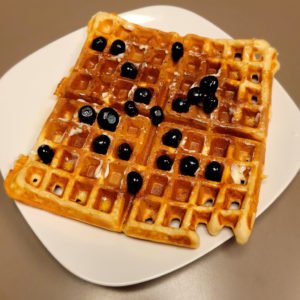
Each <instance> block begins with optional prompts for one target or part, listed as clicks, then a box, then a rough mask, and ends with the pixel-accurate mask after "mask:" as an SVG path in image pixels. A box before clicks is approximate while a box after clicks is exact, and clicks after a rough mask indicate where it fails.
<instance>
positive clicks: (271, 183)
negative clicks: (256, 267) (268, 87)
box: [0, 6, 300, 286]
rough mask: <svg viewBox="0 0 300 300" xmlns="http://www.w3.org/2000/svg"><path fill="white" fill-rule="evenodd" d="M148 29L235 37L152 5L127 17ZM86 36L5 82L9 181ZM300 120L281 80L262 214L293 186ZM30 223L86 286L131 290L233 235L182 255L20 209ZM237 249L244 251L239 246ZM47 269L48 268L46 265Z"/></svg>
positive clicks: (46, 51) (30, 61) (47, 52)
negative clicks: (128, 287) (290, 184)
mask: <svg viewBox="0 0 300 300" xmlns="http://www.w3.org/2000/svg"><path fill="white" fill-rule="evenodd" d="M121 16H122V17H124V18H125V19H127V20H129V21H132V22H135V23H139V24H142V25H145V26H150V27H157V28H160V29H162V30H167V31H177V32H179V33H181V34H185V33H196V34H200V35H204V36H208V37H212V38H227V37H229V36H228V35H227V34H226V33H225V32H224V31H222V30H221V29H219V28H218V27H216V26H215V25H213V24H212V23H210V22H209V21H207V20H205V19H204V18H202V17H200V16H198V15H196V14H194V13H192V12H190V11H187V10H184V9H181V8H176V7H172V6H152V7H146V8H142V9H137V10H134V11H130V12H127V13H124V14H122V15H121ZM85 33H86V29H85V28H82V29H80V30H77V31H75V32H73V33H71V34H69V35H67V36H65V37H63V38H61V39H59V40H57V41H55V42H53V43H51V44H49V45H48V46H46V47H44V48H42V49H40V50H38V51H37V52H35V53H33V54H32V55H30V56H28V57H27V58H25V59H24V60H23V61H21V62H20V63H18V64H17V65H15V66H14V67H13V68H12V69H11V70H10V71H8V72H7V73H6V74H5V75H4V76H3V78H2V80H1V83H0V90H1V96H0V97H1V98H0V105H1V106H0V107H1V118H0V128H1V129H0V140H1V141H2V143H1V147H0V168H1V171H2V174H3V175H4V176H5V175H6V174H7V172H8V170H9V168H10V167H12V163H13V161H14V160H15V159H16V158H17V156H18V155H19V154H20V153H27V152H28V151H29V150H30V149H31V147H32V146H33V145H34V143H35V139H36V138H37V136H38V133H39V132H38V131H39V129H40V128H41V126H42V124H43V122H44V121H45V119H46V117H47V115H48V114H49V113H50V111H51V109H52V107H53V106H54V104H55V97H54V96H51V95H52V94H53V91H54V89H55V87H56V85H57V83H58V82H59V80H60V79H61V78H62V77H63V76H64V75H66V74H68V71H69V69H70V67H71V66H72V65H73V64H74V63H75V60H76V58H77V56H78V54H79V51H80V49H81V46H82V44H83V41H84V39H85ZM299 153H300V114H299V111H298V109H297V107H296V105H295V104H294V103H293V101H292V99H291V98H290V97H289V95H288V94H287V93H286V91H285V90H284V89H283V88H282V87H281V85H280V84H279V83H278V82H277V81H275V83H274V86H273V114H272V121H271V125H270V129H269V137H268V145H267V161H266V169H265V172H266V174H267V175H268V177H267V179H266V180H265V181H264V183H263V186H262V190H261V195H260V203H259V207H258V215H260V214H261V213H262V212H263V211H264V210H265V209H266V208H267V207H268V206H269V205H270V204H271V203H272V202H274V200H275V199H276V198H277V197H278V196H279V194H280V193H281V192H282V191H283V190H284V189H285V188H286V187H287V186H288V184H289V183H290V182H291V180H292V179H293V177H294V176H295V174H296V173H297V171H298V169H299V165H300V160H299ZM17 206H18V208H19V209H20V211H21V213H22V215H23V216H24V218H25V220H26V221H27V222H28V224H29V225H30V227H31V228H32V230H33V231H34V232H35V234H36V235H37V236H38V238H39V239H40V240H41V242H42V243H43V244H44V246H45V247H46V248H47V249H48V251H49V252H50V253H51V254H52V255H53V256H54V257H55V258H56V259H57V260H58V261H59V262H60V263H61V264H62V265H63V266H64V267H65V268H66V269H68V270H69V271H70V272H72V273H73V274H75V275H77V276H78V277H81V278H83V279H85V280H87V281H90V282H94V283H97V284H102V285H107V286H125V285H131V284H135V283H139V282H143V281H147V280H150V279H153V278H156V277H159V276H162V275H164V274H167V273H169V272H171V271H174V270H176V269H178V268H180V267H182V266H184V265H186V264H188V263H190V262H192V261H194V260H196V259H198V258H199V257H201V256H203V255H204V254H206V253H208V252H210V251H211V250H213V249H214V248H216V247H217V246H219V245H221V244H222V243H224V242H225V241H226V240H228V239H229V238H230V237H231V236H232V234H231V232H230V231H229V230H224V231H222V232H221V233H220V234H219V235H218V236H217V237H211V236H209V235H208V233H207V232H206V230H205V229H204V228H200V230H199V233H200V237H201V246H200V248H198V249H196V250H190V249H182V248H177V247H172V246H166V245H161V244H156V243H151V242H146V241H140V240H136V239H133V238H128V237H126V236H125V235H122V234H118V233H112V232H109V231H106V230H102V229H98V228H95V227H92V226H89V225H85V224H82V223H80V222H76V221H72V220H69V219H66V218H62V217H59V216H55V215H53V214H50V213H47V212H45V211H42V210H38V209H34V208H31V207H29V206H25V205H22V204H20V203H17ZM236 247H239V246H238V245H237V246H236ZM41 268H42V266H41Z"/></svg>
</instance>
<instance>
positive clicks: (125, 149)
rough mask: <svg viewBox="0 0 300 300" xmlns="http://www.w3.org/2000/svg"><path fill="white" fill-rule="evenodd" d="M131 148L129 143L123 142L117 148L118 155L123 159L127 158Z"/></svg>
mask: <svg viewBox="0 0 300 300" xmlns="http://www.w3.org/2000/svg"><path fill="white" fill-rule="evenodd" d="M131 153H132V149H131V147H130V145H129V144H127V143H123V144H121V145H120V146H119V148H118V157H119V158H120V159H123V160H129V158H130V156H131Z"/></svg>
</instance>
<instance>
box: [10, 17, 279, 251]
mask: <svg viewBox="0 0 300 300" xmlns="http://www.w3.org/2000/svg"><path fill="white" fill-rule="evenodd" d="M99 36H104V37H105V38H106V39H107V45H106V47H105V49H104V51H102V52H97V51H94V50H92V49H91V47H90V45H91V43H92V41H93V40H94V39H95V38H96V37H99ZM116 39H121V40H123V41H124V42H125V45H126V51H125V53H122V54H119V55H112V54H110V53H109V49H110V46H111V44H112V43H113V41H114V40H116ZM176 41H179V42H181V43H182V44H183V45H184V55H183V57H182V58H181V59H180V60H179V61H178V62H174V60H173V59H172V57H171V55H170V52H171V50H170V49H171V47H172V45H173V43H174V42H176ZM276 56H277V53H276V51H275V50H274V49H273V48H271V47H270V46H269V44H268V43H267V42H265V41H262V40H211V39H207V38H203V37H199V36H196V35H191V34H189V35H186V36H183V37H182V36H180V35H178V34H177V33H166V32H162V31H159V30H155V29H150V28H145V27H142V26H138V25H135V24H131V23H128V22H126V21H125V20H123V19H121V18H120V17H118V16H116V15H114V14H108V13H98V14H96V15H95V16H94V17H93V18H92V19H91V20H90V22H89V24H88V36H87V39H86V42H85V44H84V46H83V49H82V51H81V53H80V56H79V58H78V60H77V62H76V64H75V66H74V68H73V69H72V70H71V72H70V74H69V75H68V76H67V77H66V78H64V79H63V80H62V81H61V82H60V84H59V85H58V87H57V90H56V95H57V97H58V100H57V103H56V105H55V107H54V109H53V111H52V112H51V114H50V116H49V118H48V119H47V121H46V123H45V124H44V126H43V128H42V130H41V133H40V136H39V138H38V140H37V142H36V145H35V146H34V148H33V150H32V151H31V152H30V153H29V154H28V155H27V156H20V158H19V159H18V160H17V161H16V163H15V166H14V168H13V169H12V170H11V171H10V172H9V174H8V176H7V178H6V180H5V188H6V191H7V193H8V194H9V195H10V196H11V197H12V198H14V199H16V200H19V201H22V202H24V203H26V204H29V205H32V206H35V207H38V208H42V209H45V210H48V211H50V212H53V213H56V214H59V215H62V216H65V217H69V218H73V219H76V220H79V221H82V222H86V223H88V224H92V225H95V226H99V227H102V228H106V229H109V230H112V231H116V232H124V233H125V234H126V235H128V236H132V237H136V238H141V239H146V240H151V241H156V242H161V243H166V244H172V245H177V246H184V247H190V248H196V247H198V245H199V236H198V234H197V227H198V225H199V224H206V226H207V229H208V232H209V233H210V234H212V235H216V234H218V233H219V232H220V230H221V229H222V228H223V227H229V228H231V229H232V231H233V233H234V234H235V237H236V240H237V242H238V243H241V244H243V243H245V242H246V241H247V240H248V238H249V236H250V234H251V231H252V227H253V224H254V220H255V213H256V208H257V203H258V196H259V190H260V185H261V181H262V179H263V175H262V174H263V167H264V156H265V141H266V135H267V127H268V121H269V114H270V106H271V105H270V104H271V86H272V79H273V75H274V73H275V71H276V70H277V69H278V67H279V64H278V62H277V59H276ZM125 62H131V63H133V64H134V65H135V66H136V68H137V70H138V72H137V76H136V78H135V79H130V78H125V77H123V76H121V68H122V65H123V64H124V63H125ZM209 74H214V76H216V77H218V80H219V86H218V89H217V92H216V96H217V98H218V99H219V105H218V107H217V108H216V109H215V110H214V111H213V112H212V113H211V114H205V113H204V112H203V107H201V105H199V106H196V105H193V106H191V108H190V110H189V111H188V112H186V113H178V112H175V111H174V110H173V109H172V102H173V100H174V99H175V98H178V97H183V98H184V97H186V95H187V92H188V91H189V89H190V88H191V87H194V86H197V85H199V81H200V80H201V79H202V78H203V77H205V76H207V75H209ZM138 87H147V88H148V89H149V90H150V91H151V94H152V98H151V101H150V103H149V104H143V103H136V106H137V109H138V112H139V114H138V115H137V116H134V117H130V116H128V115H127V114H126V113H125V111H124V104H125V102H126V101H128V100H132V99H133V95H134V92H135V90H136V89H137V88H138ZM86 105H90V106H92V107H93V108H94V110H95V112H96V113H97V114H98V113H99V111H101V109H103V108H106V107H111V108H113V109H115V111H117V113H118V115H119V117H120V121H119V124H118V126H117V127H116V130H115V131H110V130H107V129H103V128H101V126H99V124H98V123H97V121H95V122H94V123H92V124H91V125H90V124H86V123H82V122H81V121H80V120H79V118H78V112H79V111H80V109H81V108H82V107H83V106H86ZM153 106H160V107H161V108H162V109H163V112H164V121H163V122H162V123H160V124H159V125H158V126H156V125H154V124H153V122H151V118H149V111H150V109H151V108H152V107H153ZM171 129H178V130H179V131H180V132H181V134H182V139H181V140H180V143H179V145H178V147H170V146H167V145H165V144H164V143H163V137H164V135H165V134H166V133H167V132H169V131H170V130H171ZM101 134H105V135H107V136H108V137H109V138H110V140H111V143H110V145H109V147H108V151H107V153H106V154H99V153H96V152H95V151H94V149H93V147H92V143H93V141H94V139H95V138H96V137H97V136H99V135H101ZM122 143H128V144H129V145H130V147H131V148H132V149H133V152H132V154H131V156H130V159H129V160H122V159H120V157H119V155H118V149H119V146H120V145H121V144H122ZM43 144H46V145H49V146H50V147H51V148H52V149H53V150H54V157H53V159H52V161H51V162H50V163H49V164H45V163H43V162H42V161H41V159H40V157H39V155H38V149H39V147H40V146H41V145H43ZM161 155H168V156H169V157H170V158H171V159H172V161H173V165H172V168H171V169H170V170H169V171H166V170H161V169H159V168H158V166H157V158H158V157H160V156H161ZM188 156H193V157H194V158H196V159H197V161H198V162H199V168H198V169H197V171H196V172H195V174H194V176H186V175H183V174H182V172H180V162H181V161H182V159H183V158H185V157H188ZM212 161H217V162H219V164H220V166H221V167H222V177H221V179H220V180H219V181H212V180H208V179H206V176H205V170H206V168H207V166H208V165H209V164H210V163H211V162H212ZM132 171H135V172H138V173H139V174H140V175H141V176H142V178H143V184H142V187H141V189H140V190H139V191H138V192H137V193H136V194H133V193H129V191H128V186H127V178H128V174H129V173H130V172H132Z"/></svg>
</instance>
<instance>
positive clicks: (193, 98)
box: [187, 87, 208, 105]
mask: <svg viewBox="0 0 300 300" xmlns="http://www.w3.org/2000/svg"><path fill="white" fill-rule="evenodd" d="M207 97H208V94H207V93H205V92H203V91H202V90H201V88H200V87H193V88H191V89H190V90H189V92H188V94H187V99H188V102H189V104H196V105H197V104H200V103H201V102H203V100H204V99H206V98H207Z"/></svg>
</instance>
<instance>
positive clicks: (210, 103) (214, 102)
mask: <svg viewBox="0 0 300 300" xmlns="http://www.w3.org/2000/svg"><path fill="white" fill-rule="evenodd" d="M218 102H219V101H218V98H217V97H216V96H215V95H210V96H208V97H206V98H204V99H203V110H204V112H205V113H206V114H210V113H212V112H213V111H214V110H215V109H216V108H217V106H218Z"/></svg>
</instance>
